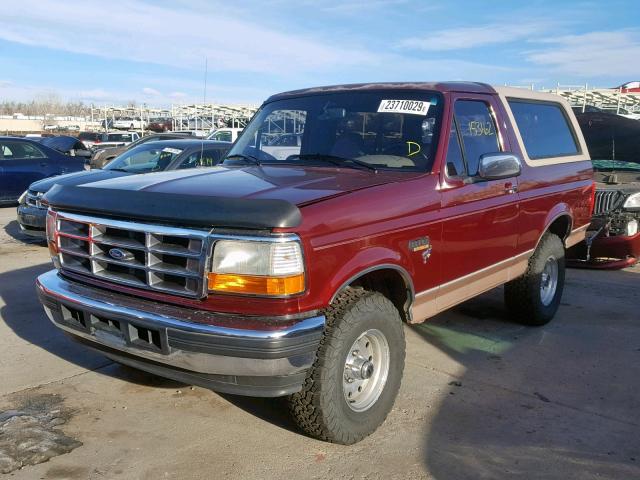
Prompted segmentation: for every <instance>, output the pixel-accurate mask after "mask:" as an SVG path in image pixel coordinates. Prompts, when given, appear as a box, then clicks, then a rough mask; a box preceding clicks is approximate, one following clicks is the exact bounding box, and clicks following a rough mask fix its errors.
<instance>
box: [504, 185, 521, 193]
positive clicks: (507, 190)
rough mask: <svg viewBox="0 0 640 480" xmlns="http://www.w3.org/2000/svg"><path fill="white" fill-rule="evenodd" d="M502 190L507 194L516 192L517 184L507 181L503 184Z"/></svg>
mask: <svg viewBox="0 0 640 480" xmlns="http://www.w3.org/2000/svg"><path fill="white" fill-rule="evenodd" d="M504 191H505V193H507V194H512V193H516V192H517V191H518V186H517V185H514V184H513V183H511V182H507V183H505V184H504Z"/></svg>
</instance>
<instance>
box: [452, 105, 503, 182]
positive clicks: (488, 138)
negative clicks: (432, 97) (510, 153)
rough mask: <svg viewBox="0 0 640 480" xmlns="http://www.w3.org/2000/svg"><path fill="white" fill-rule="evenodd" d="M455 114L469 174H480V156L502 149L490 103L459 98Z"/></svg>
mask: <svg viewBox="0 0 640 480" xmlns="http://www.w3.org/2000/svg"><path fill="white" fill-rule="evenodd" d="M454 114H455V125H456V129H457V132H458V136H459V138H460V139H461V140H462V153H463V157H464V160H465V163H466V166H467V174H468V175H470V176H475V175H477V174H478V166H479V164H480V157H481V156H482V155H484V154H485V153H495V152H499V151H500V150H501V149H500V142H499V140H498V133H497V131H496V124H495V122H494V120H493V115H492V114H491V110H490V109H489V105H488V104H486V103H485V102H483V101H480V100H458V101H457V102H456V103H455V106H454ZM450 142H451V140H450ZM447 162H448V159H447ZM448 168H449V167H448V163H447V169H448Z"/></svg>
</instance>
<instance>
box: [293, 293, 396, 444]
mask: <svg viewBox="0 0 640 480" xmlns="http://www.w3.org/2000/svg"><path fill="white" fill-rule="evenodd" d="M326 316H327V325H326V329H325V334H324V337H323V339H322V341H321V342H320V346H319V348H318V354H317V357H316V361H315V363H314V365H313V366H312V367H311V369H310V370H309V373H308V375H307V378H306V380H305V383H304V386H303V389H302V391H300V392H298V393H295V394H293V395H292V396H291V397H290V398H289V404H290V409H291V413H292V415H293V417H294V419H295V421H296V422H297V424H298V425H299V426H300V428H301V429H302V430H304V431H305V432H306V433H308V434H309V435H311V436H313V437H316V438H318V439H321V440H325V441H329V442H333V443H341V444H352V443H356V442H358V441H360V440H362V439H363V438H365V437H366V436H367V435H369V434H371V433H373V432H374V431H375V430H376V428H378V426H380V424H382V422H384V420H385V418H386V417H387V415H388V413H389V411H390V410H391V408H392V407H393V403H394V401H395V398H396V396H397V394H398V390H399V388H400V381H401V378H402V371H403V369H404V356H405V339H404V330H403V326H402V320H401V318H400V314H399V312H398V310H397V309H396V307H395V306H394V305H393V303H391V301H389V299H387V298H386V297H385V296H383V295H382V294H380V293H377V292H371V291H367V290H364V289H362V288H348V289H346V290H345V292H343V293H342V294H340V295H339V296H338V298H337V300H336V301H335V302H334V303H333V304H332V305H331V307H330V308H329V309H328V310H327V312H326Z"/></svg>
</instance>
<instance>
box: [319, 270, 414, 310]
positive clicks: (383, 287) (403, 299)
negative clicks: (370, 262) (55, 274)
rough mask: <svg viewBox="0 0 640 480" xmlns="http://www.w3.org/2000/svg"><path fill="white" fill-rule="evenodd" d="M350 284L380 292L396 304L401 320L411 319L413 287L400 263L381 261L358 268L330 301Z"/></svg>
mask: <svg viewBox="0 0 640 480" xmlns="http://www.w3.org/2000/svg"><path fill="white" fill-rule="evenodd" d="M351 286H360V287H363V288H366V289H368V290H373V291H376V292H379V293H382V294H383V295H384V296H386V297H387V298H388V299H389V300H390V301H391V302H392V303H393V304H394V305H395V306H396V308H397V309H398V311H399V312H400V315H401V316H402V318H403V320H405V321H406V322H410V321H411V306H412V305H413V302H414V300H415V289H414V286H413V280H412V279H411V275H410V274H409V272H408V271H407V270H406V269H404V268H403V267H401V266H400V265H396V264H393V263H381V264H378V265H374V266H370V267H368V268H365V269H363V270H360V271H359V272H357V273H355V274H353V275H352V276H351V277H349V278H348V279H347V280H346V281H344V282H343V283H342V284H341V285H340V287H339V288H338V289H337V290H336V291H335V292H334V294H333V296H332V297H331V300H330V303H333V301H334V300H335V299H336V297H337V296H338V295H339V294H340V292H342V291H343V290H344V289H345V288H347V287H351Z"/></svg>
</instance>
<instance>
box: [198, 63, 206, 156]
mask: <svg viewBox="0 0 640 480" xmlns="http://www.w3.org/2000/svg"><path fill="white" fill-rule="evenodd" d="M208 60H209V59H208V58H207V57H204V91H203V93H202V108H203V109H204V108H205V105H206V104H207V67H208ZM196 118H198V117H196ZM202 123H203V124H204V119H203V120H202ZM197 128H198V125H196V130H197ZM200 128H202V129H203V130H204V125H200ZM202 157H204V137H202V140H201V141H200V163H201V164H202V161H203V158H202Z"/></svg>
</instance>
